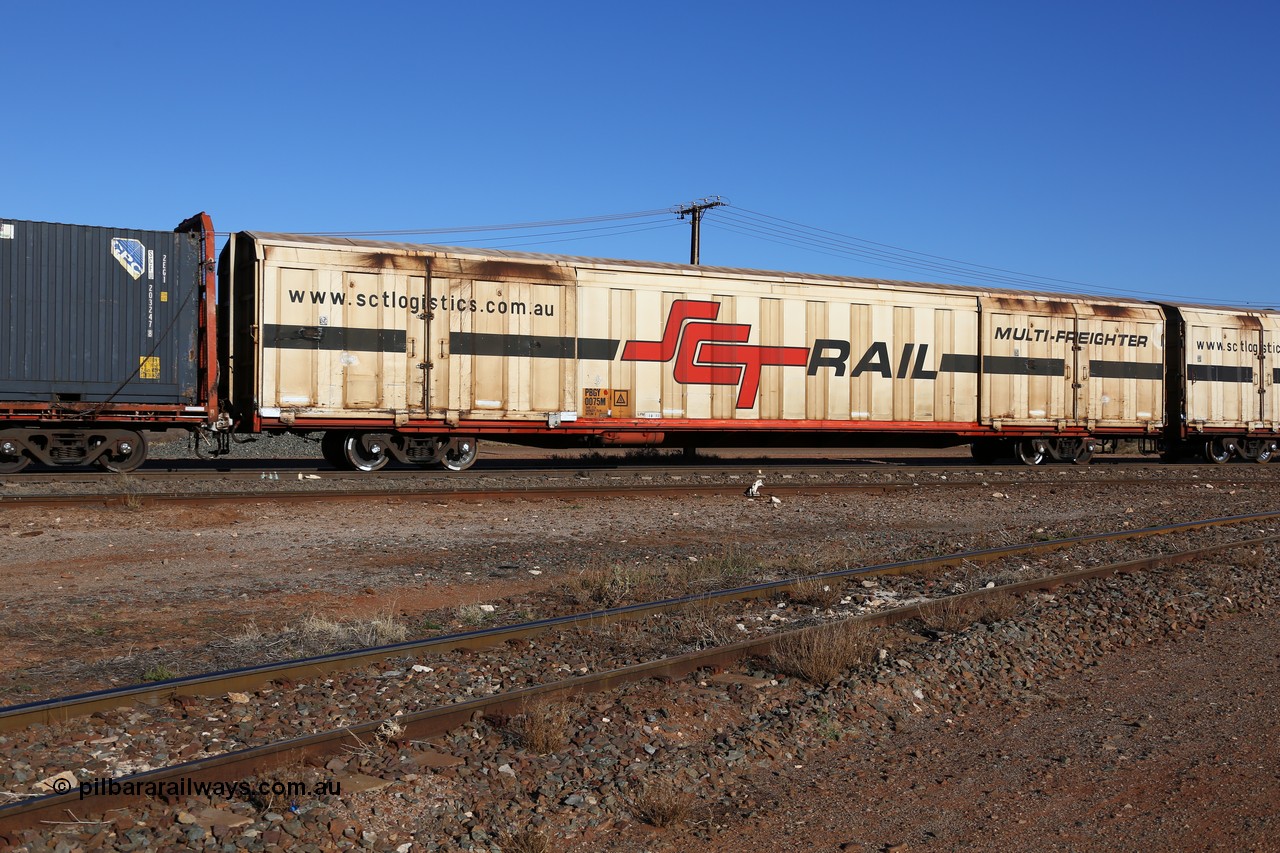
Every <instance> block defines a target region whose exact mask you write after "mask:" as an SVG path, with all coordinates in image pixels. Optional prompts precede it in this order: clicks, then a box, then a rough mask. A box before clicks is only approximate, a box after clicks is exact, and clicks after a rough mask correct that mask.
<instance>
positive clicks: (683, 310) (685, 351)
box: [622, 299, 809, 409]
mask: <svg viewBox="0 0 1280 853" xmlns="http://www.w3.org/2000/svg"><path fill="white" fill-rule="evenodd" d="M719 313H720V303H718V302H698V301H695V300H692V299H678V300H676V301H675V302H673V303H672V304H671V312H670V313H669V314H668V315H667V326H666V328H665V329H664V330H663V332H662V340H660V341H628V342H627V345H626V346H625V347H623V349H622V360H623V361H657V362H668V361H670V360H671V359H672V358H675V365H674V366H673V368H672V375H673V376H674V378H675V380H676V381H677V382H679V383H681V384H682V385H737V386H739V387H738V401H737V404H736V408H739V409H750V408H752V407H753V406H755V404H756V396H757V395H758V393H759V390H760V369H761V368H762V367H765V366H766V365H790V366H792V367H804V366H805V365H806V364H808V361H809V348H808V347H766V346H760V345H758V344H748V343H747V342H746V341H747V339H748V338H749V337H751V326H750V325H749V324H745V323H707V322H687V321H700V320H714V319H715V318H716V316H717V315H718V314H719Z"/></svg>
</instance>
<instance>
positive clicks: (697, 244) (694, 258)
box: [673, 196, 728, 266]
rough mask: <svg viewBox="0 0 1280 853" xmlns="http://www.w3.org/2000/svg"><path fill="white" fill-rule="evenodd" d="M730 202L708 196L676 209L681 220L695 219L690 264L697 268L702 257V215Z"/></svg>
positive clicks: (690, 240)
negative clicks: (687, 217) (688, 217)
mask: <svg viewBox="0 0 1280 853" xmlns="http://www.w3.org/2000/svg"><path fill="white" fill-rule="evenodd" d="M726 204H728V202H725V201H722V200H721V198H720V196H708V197H707V198H701V199H698V200H697V201H691V202H689V203H688V204H686V205H684V206H683V207H676V208H674V209H673V212H675V213H678V214H680V218H681V219H684V218H685V217H686V216H691V217H693V220H692V223H691V224H692V225H693V233H692V234H691V235H690V237H689V263H691V264H693V265H694V266H697V265H698V264H699V263H700V262H701V261H700V260H699V259H700V258H701V256H702V227H701V226H702V213H703V211H706V210H709V209H711V208H713V207H723V206H724V205H726Z"/></svg>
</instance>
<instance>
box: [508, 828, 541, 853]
mask: <svg viewBox="0 0 1280 853" xmlns="http://www.w3.org/2000/svg"><path fill="white" fill-rule="evenodd" d="M499 844H500V846H501V847H502V849H503V850H504V851H508V853H550V850H551V842H550V841H549V840H548V839H547V836H545V835H543V834H542V833H541V832H539V831H538V830H536V829H533V828H531V827H525V828H524V829H516V830H512V831H511V832H504V833H503V834H502V835H501V836H499Z"/></svg>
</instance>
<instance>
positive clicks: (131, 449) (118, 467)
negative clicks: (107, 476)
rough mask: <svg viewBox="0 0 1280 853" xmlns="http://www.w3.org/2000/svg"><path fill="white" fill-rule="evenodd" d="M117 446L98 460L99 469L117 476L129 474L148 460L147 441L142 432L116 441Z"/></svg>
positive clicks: (128, 434) (132, 433)
mask: <svg viewBox="0 0 1280 853" xmlns="http://www.w3.org/2000/svg"><path fill="white" fill-rule="evenodd" d="M115 444H116V446H115V448H114V449H112V450H108V451H107V452H106V453H104V454H102V455H101V456H99V457H98V458H97V460H96V461H97V464H98V467H99V468H102V469H103V470H104V471H112V472H115V473H117V474H127V473H129V472H130V471H132V470H134V469H135V468H137V467H138V466H139V465H141V464H142V463H143V462H144V461H145V460H146V458H147V439H146V438H145V437H144V436H143V435H142V433H140V432H131V433H127V434H126V435H125V437H124V438H121V439H118V440H117V441H116V443H115Z"/></svg>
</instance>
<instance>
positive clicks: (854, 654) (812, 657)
mask: <svg viewBox="0 0 1280 853" xmlns="http://www.w3.org/2000/svg"><path fill="white" fill-rule="evenodd" d="M874 649H875V644H874V643H873V642H872V634H871V631H870V630H869V629H868V628H867V626H866V625H865V624H863V623H862V622H856V621H853V620H845V621H841V622H829V623H826V624H823V625H818V626H816V627H813V628H805V629H804V630H802V631H794V632H791V633H788V634H782V635H781V636H779V637H778V638H777V640H775V641H774V644H773V651H772V652H771V653H770V655H769V657H770V660H771V661H772V662H773V665H774V666H776V667H777V668H778V669H779V670H780V671H782V672H785V673H787V674H789V675H795V676H798V677H800V678H803V679H804V680H805V681H808V682H810V683H811V684H815V685H817V686H819V687H822V686H825V685H828V684H831V683H832V682H833V681H835V680H836V679H838V678H839V677H840V676H842V675H844V673H846V672H848V671H850V670H852V669H856V668H858V667H861V666H865V665H866V664H867V663H868V662H869V661H870V660H871V653H872V652H873V651H874Z"/></svg>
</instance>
